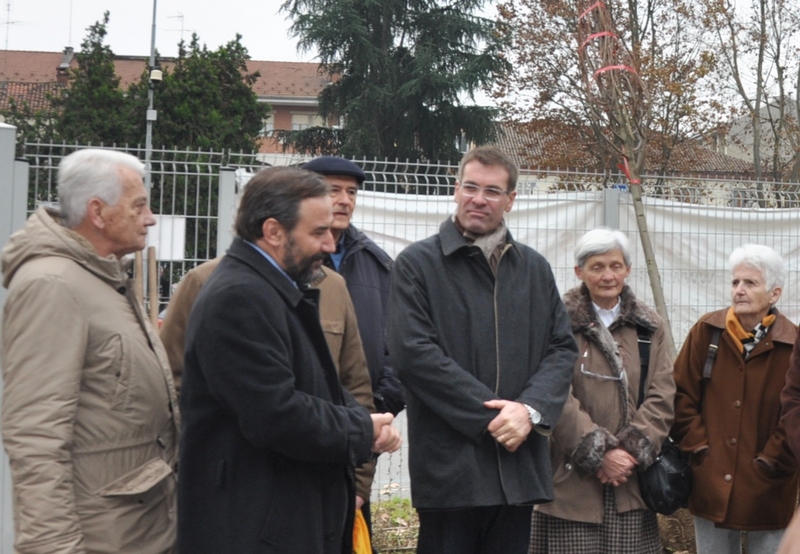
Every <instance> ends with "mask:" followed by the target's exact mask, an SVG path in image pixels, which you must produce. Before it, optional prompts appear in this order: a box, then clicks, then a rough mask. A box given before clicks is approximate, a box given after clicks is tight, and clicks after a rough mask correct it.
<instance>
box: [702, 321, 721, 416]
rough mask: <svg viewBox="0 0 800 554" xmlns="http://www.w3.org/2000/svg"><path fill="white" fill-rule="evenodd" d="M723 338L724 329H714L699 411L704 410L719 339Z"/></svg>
mask: <svg viewBox="0 0 800 554" xmlns="http://www.w3.org/2000/svg"><path fill="white" fill-rule="evenodd" d="M721 336H722V329H720V328H719V327H714V328H713V329H712V330H711V343H710V344H709V345H708V352H706V363H705V365H703V379H702V380H701V381H700V403H699V405H698V411H701V410H702V409H703V400H705V397H706V384H707V383H708V381H709V380H710V379H711V371H712V370H713V369H714V360H716V359H717V351H718V350H719V338H720V337H721Z"/></svg>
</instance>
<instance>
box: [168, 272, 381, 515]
mask: <svg viewBox="0 0 800 554" xmlns="http://www.w3.org/2000/svg"><path fill="white" fill-rule="evenodd" d="M221 259H222V258H215V259H213V260H210V261H208V262H205V263H203V264H200V265H199V266H197V267H195V268H194V269H192V270H190V271H189V272H188V273H186V275H185V276H184V277H183V279H182V280H181V282H180V284H179V285H178V288H177V290H176V291H175V295H174V296H173V297H172V300H170V303H169V306H168V307H167V313H166V317H165V319H164V324H163V326H162V327H161V331H160V336H161V340H162V341H163V343H164V347H165V348H166V350H167V355H168V356H169V363H170V367H171V368H172V375H173V378H174V379H175V386H176V388H177V389H178V391H180V383H181V374H182V373H183V347H184V337H185V335H186V326H187V325H188V322H189V314H190V312H191V311H192V306H193V305H194V301H195V299H196V298H197V295H198V294H199V293H200V288H201V287H202V286H203V284H204V283H205V282H206V281H207V280H208V278H209V276H210V275H211V274H212V273H213V272H214V270H215V269H216V267H217V265H219V262H220V260H221ZM312 284H313V285H314V286H315V287H317V288H318V289H319V290H320V303H319V304H320V306H319V312H320V314H319V315H320V323H321V324H322V330H323V331H324V332H325V340H326V341H327V343H328V348H329V349H330V351H331V356H332V357H333V363H334V364H335V365H336V369H337V371H338V372H339V381H340V382H341V383H342V386H343V387H344V388H345V389H347V390H348V391H349V392H350V394H352V395H353V397H355V399H356V400H357V401H358V403H359V404H361V405H362V406H364V407H365V408H367V409H368V410H369V411H370V412H374V411H375V405H374V403H373V399H372V385H371V383H370V379H369V371H368V370H367V360H366V358H365V356H364V349H363V347H362V345H361V337H360V335H359V333H358V325H357V323H356V315H355V310H354V309H353V303H352V302H351V301H350V295H349V294H348V293H347V287H346V286H345V282H344V278H342V277H341V276H340V275H338V274H337V273H336V272H335V271H333V270H330V269H328V268H325V267H321V268H320V273H319V275H318V277H317V279H316V280H315V281H314V282H313V283H312ZM374 474H375V462H369V463H367V464H364V465H362V466H360V467H359V468H357V469H356V495H357V496H358V497H359V498H360V499H361V500H362V501H366V500H369V496H370V489H371V488H372V479H373V476H374ZM359 504H360V503H359Z"/></svg>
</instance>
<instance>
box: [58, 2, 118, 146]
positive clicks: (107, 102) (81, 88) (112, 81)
mask: <svg viewBox="0 0 800 554" xmlns="http://www.w3.org/2000/svg"><path fill="white" fill-rule="evenodd" d="M108 18H109V13H108V12H105V14H103V21H102V22H97V23H95V24H94V25H92V26H90V27H89V28H88V29H87V30H88V31H89V34H88V35H87V36H86V38H85V39H84V40H83V43H82V44H81V51H80V52H78V53H77V54H76V55H75V59H76V60H77V62H78V67H77V68H75V69H72V70H70V76H69V80H70V86H69V87H68V88H66V89H63V93H62V95H61V96H60V97H58V98H55V99H54V100H53V108H54V110H55V111H56V112H59V113H60V114H61V115H60V117H59V118H58V119H57V121H56V123H55V127H56V131H57V133H58V135H59V136H60V138H61V139H62V140H65V141H70V142H79V143H83V144H86V143H90V142H91V143H104V144H113V143H116V142H120V140H121V139H122V138H123V137H125V136H126V135H127V130H128V126H129V122H128V121H127V120H126V117H125V111H126V110H125V95H124V93H123V92H122V89H120V86H119V83H120V79H119V77H117V75H116V73H115V72H114V53H113V52H112V51H111V48H110V47H109V46H107V45H105V44H103V40H104V39H105V36H106V33H107V31H106V26H107V25H108Z"/></svg>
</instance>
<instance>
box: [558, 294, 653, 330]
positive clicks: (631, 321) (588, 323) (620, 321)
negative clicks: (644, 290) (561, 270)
mask: <svg viewBox="0 0 800 554" xmlns="http://www.w3.org/2000/svg"><path fill="white" fill-rule="evenodd" d="M619 296H620V303H621V306H620V312H619V317H618V318H617V319H616V321H614V323H612V324H611V330H612V331H613V330H614V329H616V328H617V327H619V326H620V325H625V324H627V325H631V326H633V327H635V326H636V325H641V326H643V327H645V328H647V329H650V331H651V332H652V331H655V330H656V329H658V324H659V317H658V314H656V312H655V311H654V310H653V309H651V308H649V307H648V306H646V305H645V304H643V303H642V302H640V301H639V300H638V299H637V298H636V296H635V295H634V294H633V292H632V291H631V289H630V287H629V286H628V285H625V286H624V287H623V288H622V292H621V293H620V295H619ZM564 305H565V306H566V307H567V312H568V313H569V319H570V321H571V322H572V331H573V332H574V333H576V334H577V333H585V332H586V330H587V329H589V328H591V327H593V326H597V325H600V326H601V327H602V326H603V325H602V324H601V323H600V320H599V319H598V317H597V313H596V312H595V311H594V307H593V306H592V298H591V296H589V288H588V287H587V286H586V285H585V284H583V283H581V285H580V286H579V287H575V288H574V289H572V290H570V291H568V292H567V294H565V295H564Z"/></svg>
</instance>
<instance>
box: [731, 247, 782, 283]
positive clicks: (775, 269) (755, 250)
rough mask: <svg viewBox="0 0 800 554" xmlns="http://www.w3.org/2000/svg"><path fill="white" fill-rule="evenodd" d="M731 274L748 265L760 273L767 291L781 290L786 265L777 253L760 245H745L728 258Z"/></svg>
mask: <svg viewBox="0 0 800 554" xmlns="http://www.w3.org/2000/svg"><path fill="white" fill-rule="evenodd" d="M728 263H729V264H730V267H731V272H733V270H734V269H736V268H737V267H739V266H740V265H749V266H750V267H753V268H755V269H757V270H759V271H760V272H761V275H762V276H763V277H764V282H765V284H766V286H767V290H768V291H772V290H774V289H775V288H777V287H780V288H783V284H784V283H785V282H786V264H784V262H783V258H781V257H780V256H779V255H778V253H777V252H775V251H774V250H773V249H772V248H770V247H769V246H764V245H762V244H745V245H744V246H741V247H739V248H737V249H736V250H734V251H733V252H732V253H731V256H730V258H728Z"/></svg>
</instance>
